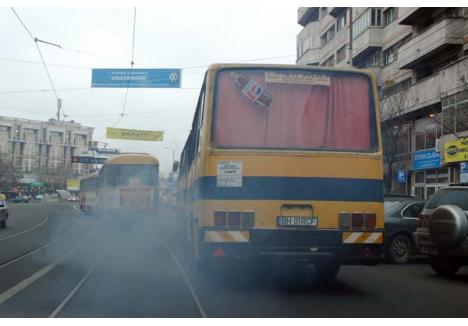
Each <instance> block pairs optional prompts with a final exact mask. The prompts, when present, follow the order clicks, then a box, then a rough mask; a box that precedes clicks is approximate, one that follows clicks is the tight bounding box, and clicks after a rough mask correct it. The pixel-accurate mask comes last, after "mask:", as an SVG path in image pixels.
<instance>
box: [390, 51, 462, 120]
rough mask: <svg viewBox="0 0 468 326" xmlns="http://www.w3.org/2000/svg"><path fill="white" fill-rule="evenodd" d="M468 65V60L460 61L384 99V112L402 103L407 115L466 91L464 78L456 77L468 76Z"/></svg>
mask: <svg viewBox="0 0 468 326" xmlns="http://www.w3.org/2000/svg"><path fill="white" fill-rule="evenodd" d="M467 65H468V58H464V59H462V60H459V61H457V62H455V63H453V64H450V65H448V66H446V67H445V68H444V69H442V70H440V71H439V72H438V73H436V74H434V75H432V76H429V77H427V78H425V79H422V80H420V81H418V82H417V83H414V84H412V85H411V86H409V87H407V88H406V89H405V90H403V91H400V92H398V93H396V94H393V95H391V96H389V97H387V98H385V99H383V100H382V106H383V107H384V111H389V109H388V108H386V106H387V105H392V103H393V104H395V105H398V104H400V103H401V104H403V110H402V112H400V113H401V114H406V113H409V112H413V111H416V110H419V109H422V108H425V107H428V106H432V105H434V104H437V103H439V102H441V98H442V97H444V96H447V95H451V94H454V93H456V92H459V91H461V90H462V89H464V82H463V79H462V78H460V77H458V78H456V76H461V75H462V74H463V73H465V74H466V75H468V73H467V71H468V70H467V69H466V67H467ZM382 118H383V119H384V120H385V119H386V118H389V117H388V116H387V117H385V114H383V115H382Z"/></svg>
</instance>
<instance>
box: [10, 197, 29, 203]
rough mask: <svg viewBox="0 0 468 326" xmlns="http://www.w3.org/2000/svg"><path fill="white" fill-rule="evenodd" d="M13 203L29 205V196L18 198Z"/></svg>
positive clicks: (13, 199)
mask: <svg viewBox="0 0 468 326" xmlns="http://www.w3.org/2000/svg"><path fill="white" fill-rule="evenodd" d="M11 201H12V202H13V203H29V198H28V197H27V196H16V197H14V198H12V199H11Z"/></svg>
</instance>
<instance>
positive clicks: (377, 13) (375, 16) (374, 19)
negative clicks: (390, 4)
mask: <svg viewBox="0 0 468 326" xmlns="http://www.w3.org/2000/svg"><path fill="white" fill-rule="evenodd" d="M371 26H382V9H374V8H373V9H371Z"/></svg>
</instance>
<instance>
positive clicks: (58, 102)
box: [57, 98, 62, 121]
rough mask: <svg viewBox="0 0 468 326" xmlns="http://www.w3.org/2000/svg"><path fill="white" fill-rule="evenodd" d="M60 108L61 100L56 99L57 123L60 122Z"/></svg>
mask: <svg viewBox="0 0 468 326" xmlns="http://www.w3.org/2000/svg"><path fill="white" fill-rule="evenodd" d="M61 108H62V99H60V98H57V121H60V109H61Z"/></svg>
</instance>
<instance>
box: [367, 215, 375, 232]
mask: <svg viewBox="0 0 468 326" xmlns="http://www.w3.org/2000/svg"><path fill="white" fill-rule="evenodd" d="M376 221H377V216H376V214H375V213H366V228H375V224H376Z"/></svg>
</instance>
